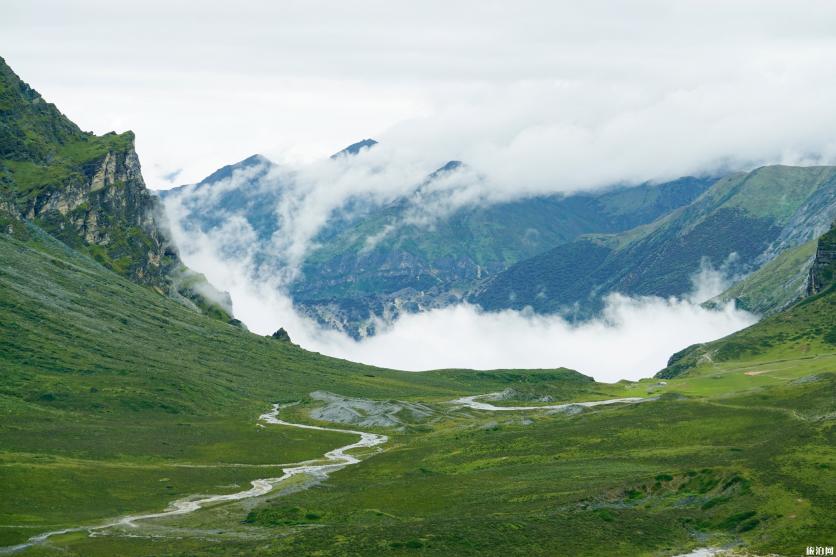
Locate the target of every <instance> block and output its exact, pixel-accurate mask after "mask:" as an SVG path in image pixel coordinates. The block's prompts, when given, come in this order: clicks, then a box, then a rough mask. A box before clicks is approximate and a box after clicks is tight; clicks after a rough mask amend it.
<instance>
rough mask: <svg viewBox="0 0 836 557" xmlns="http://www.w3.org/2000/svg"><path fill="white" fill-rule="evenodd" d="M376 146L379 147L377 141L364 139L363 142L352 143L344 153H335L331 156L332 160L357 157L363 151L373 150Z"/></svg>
mask: <svg viewBox="0 0 836 557" xmlns="http://www.w3.org/2000/svg"><path fill="white" fill-rule="evenodd" d="M375 145H377V141H375V140H374V139H362V140H360V141H358V142H357V143H352V144H351V145H349V146H348V147H346V148H345V149H343V150H342V151H340V152H338V153H334V154H333V155H331V158H332V159H337V158H340V157H345V156H351V155H357V154H358V153H360V151H362V150H363V149H371V148H372V147H374V146H375Z"/></svg>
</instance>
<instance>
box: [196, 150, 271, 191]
mask: <svg viewBox="0 0 836 557" xmlns="http://www.w3.org/2000/svg"><path fill="white" fill-rule="evenodd" d="M273 165H274V163H273V161H271V160H270V159H268V158H267V157H265V156H264V155H259V154H255V155H252V156H249V157H247V158H246V159H244V160H242V161H239V162H236V163H233V164H228V165H226V166H224V167H222V168H219V169H218V170H216V171H215V172H213V173H212V174H210V175H209V176H207V177H206V178H204V179H203V180H201V181H200V182H199V184H211V183H213V182H219V181H221V180H225V179H227V178H230V177H231V176H232V173H233V172H235V171H236V170H241V169H245V168H252V167H256V166H264V167H268V168H269V167H271V166H273Z"/></svg>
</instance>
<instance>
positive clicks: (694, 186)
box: [163, 140, 716, 337]
mask: <svg viewBox="0 0 836 557" xmlns="http://www.w3.org/2000/svg"><path fill="white" fill-rule="evenodd" d="M366 142H367V140H364V141H363V142H359V143H356V144H354V145H352V146H350V147H348V148H346V149H344V150H343V151H341V152H340V153H341V154H342V155H340V156H347V154H352V153H356V152H357V151H358V149H359V148H358V147H357V146H358V145H365V144H366ZM251 160H252V159H247V160H246V161H242V162H241V163H238V164H236V165H231V166H228V167H225V169H231V171H232V172H233V173H234V178H233V177H231V176H230V171H227V170H222V171H219V172H218V173H215V174H213V175H212V176H209V177H207V178H206V179H204V180H202V181H201V182H200V183H198V184H197V185H194V186H186V187H184V188H181V189H178V190H177V191H174V192H166V193H165V194H164V197H163V199H164V200H165V201H166V203H177V204H178V206H179V210H178V213H179V214H181V215H182V220H181V224H182V225H183V226H184V228H185V229H186V230H187V231H188V230H200V231H202V232H210V231H212V230H218V229H220V228H221V227H222V226H223V224H224V223H225V222H227V221H228V220H229V219H231V218H233V217H243V218H245V219H246V221H247V222H248V224H249V225H250V226H251V227H252V229H253V231H254V233H255V234H256V236H257V237H258V238H259V243H260V246H258V248H259V249H258V250H257V251H258V253H259V255H258V258H257V264H258V265H259V268H260V269H262V270H263V269H272V270H273V272H274V273H275V274H277V275H278V274H280V273H283V272H284V266H285V265H286V261H284V260H283V259H281V258H277V257H276V256H275V254H274V252H273V251H272V250H273V249H274V248H273V246H274V239H275V238H276V237H282V236H283V235H290V234H292V233H293V231H292V230H287V229H286V227H288V226H289V225H287V224H286V223H285V222H284V220H283V218H280V217H279V214H278V213H277V207H278V206H279V205H280V204H285V205H287V204H292V203H293V201H295V200H296V198H295V197H294V196H295V195H296V194H295V193H291V192H293V191H294V190H293V185H294V184H293V176H292V175H291V174H289V173H280V172H273V171H274V170H275V169H276V168H277V167H276V166H275V165H273V164H272V163H270V162H269V161H265V160H262V159H259V160H258V161H257V163H249V162H248V161H251ZM458 172H467V168H466V166H465V165H463V164H462V163H461V162H459V161H449V162H448V163H446V164H444V165H442V166H441V167H440V168H438V169H437V170H436V171H434V172H432V173H431V174H430V175H428V176H427V178H426V179H425V181H424V182H423V183H421V184H417V185H416V186H415V188H414V189H413V191H412V193H411V194H409V195H406V196H403V197H401V198H399V199H396V200H394V201H392V202H389V203H385V204H379V203H376V202H375V201H374V200H372V199H366V198H356V197H354V198H351V199H349V200H348V201H347V202H346V203H345V204H344V205H343V206H342V207H340V208H338V209H337V210H336V211H334V212H333V213H332V214H331V215H330V217H329V219H328V221H327V222H326V224H325V225H324V227H323V228H322V229H321V230H319V232H318V233H317V234H316V236H315V237H314V238H313V242H312V248H311V249H309V250H308V252H307V253H306V254H305V257H304V259H303V261H302V262H301V264H300V272H299V273H298V275H297V276H296V277H295V280H293V281H292V282H290V283H289V284H287V285H286V288H287V290H288V293H289V294H290V296H291V298H292V299H293V302H294V304H295V305H296V307H297V308H298V309H299V310H300V311H301V312H303V313H305V314H307V315H309V316H311V317H313V318H315V319H316V320H317V321H319V322H320V323H322V324H325V325H328V326H331V327H334V328H336V329H339V330H343V331H345V332H347V333H349V334H351V335H352V336H355V337H360V336H365V335H368V334H373V333H374V331H375V327H376V319H383V320H384V321H390V320H392V319H395V318H397V316H398V315H400V314H401V313H404V312H415V311H421V310H424V309H428V308H433V307H441V306H445V305H448V304H450V303H455V302H457V301H460V300H461V299H462V297H463V295H464V294H465V293H466V292H467V291H468V290H469V289H470V288H472V287H473V286H474V285H476V284H477V283H478V282H479V281H481V280H483V279H484V278H485V277H488V276H492V275H494V274H496V273H499V272H501V271H503V270H504V269H507V268H508V267H509V266H511V265H513V264H514V263H516V262H518V261H521V260H525V259H527V258H529V257H532V256H534V255H536V254H539V253H541V252H543V251H546V250H548V249H549V248H552V247H554V246H556V245H559V244H562V243H565V242H570V241H572V240H574V239H575V238H577V237H578V236H580V235H582V234H586V233H589V232H618V231H623V230H628V229H631V228H634V227H636V226H638V225H641V224H645V223H649V222H652V221H654V220H655V219H657V218H658V217H660V216H662V215H666V214H668V213H669V212H670V211H672V210H674V209H676V208H678V207H681V206H683V205H687V204H688V203H690V202H691V201H693V200H694V199H695V198H697V197H698V196H699V195H700V194H701V193H703V192H704V191H705V190H706V189H707V188H708V187H709V186H710V185H711V184H712V183H714V182H715V181H716V179H713V178H690V177H689V178H681V179H679V180H674V181H672V182H667V183H664V184H642V185H639V186H635V187H630V188H626V187H621V188H612V189H609V190H607V191H603V192H596V193H590V194H576V195H569V196H566V195H548V196H538V197H528V198H523V199H518V200H512V201H505V202H499V203H491V204H485V203H476V204H465V205H461V204H458V205H457V204H455V203H453V201H452V197H453V196H454V195H455V192H453V193H451V191H450V190H448V189H445V188H443V187H438V183H440V182H442V181H444V180H449V179H455V178H456V177H457V174H456V173H458ZM218 174H221V175H222V177H221V178H217V175H218ZM464 176H465V178H463V179H465V180H468V179H474V180H475V179H479V178H478V177H472V176H470V175H464Z"/></svg>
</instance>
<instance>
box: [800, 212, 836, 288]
mask: <svg viewBox="0 0 836 557" xmlns="http://www.w3.org/2000/svg"><path fill="white" fill-rule="evenodd" d="M834 281H836V222H834V223H833V226H831V228H830V232H828V233H827V234H825V235H824V236H822V237H821V238H819V243H818V246H817V247H816V257H815V259H814V260H813V265H812V266H811V267H810V274H809V275H808V277H807V295H808V296H814V295H816V294H819V293H821V292H824V291H825V290H827V289H828V288H829V287H831V286H832V285H833V283H834Z"/></svg>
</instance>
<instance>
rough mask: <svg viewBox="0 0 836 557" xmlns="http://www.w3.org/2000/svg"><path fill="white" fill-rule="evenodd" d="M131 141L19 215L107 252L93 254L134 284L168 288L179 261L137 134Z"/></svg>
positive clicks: (53, 187)
mask: <svg viewBox="0 0 836 557" xmlns="http://www.w3.org/2000/svg"><path fill="white" fill-rule="evenodd" d="M128 133H129V134H130V132H128ZM129 139H130V141H129V142H128V146H127V147H126V148H125V149H124V150H110V151H107V152H106V153H105V154H104V155H103V156H100V157H97V158H95V159H93V160H90V161H86V162H85V163H84V164H82V165H80V167H79V168H78V171H77V172H75V173H73V174H72V175H71V176H70V178H69V179H68V180H65V181H63V182H62V183H59V184H55V185H50V186H48V187H45V188H44V189H43V190H42V191H40V192H39V193H38V195H36V196H35V197H33V198H31V199H29V200H27V201H26V203H25V205H24V206H22V207H20V206H19V207H18V211H19V212H20V214H21V216H23V217H25V218H27V219H29V220H32V221H34V222H36V223H38V224H40V225H41V226H42V227H43V228H45V229H47V230H48V231H49V232H52V233H54V234H56V235H57V236H59V237H60V238H61V239H62V240H64V241H65V242H67V243H69V244H76V243H77V240H81V241H83V242H84V243H85V244H88V245H90V246H98V247H100V248H102V249H101V250H95V249H94V250H93V254H94V255H95V256H96V257H97V258H98V259H100V261H101V262H103V263H106V264H109V266H112V267H115V268H116V270H118V271H121V272H122V273H123V274H126V275H128V276H129V277H130V278H131V279H133V280H135V281H137V282H140V283H143V284H150V285H154V286H160V287H163V286H167V284H168V283H169V282H170V280H171V277H170V274H171V272H172V271H173V270H174V269H175V268H176V267H177V266H178V265H179V258H178V256H177V253H176V251H175V250H174V249H173V247H172V245H171V243H170V242H169V240H168V238H167V237H166V235H165V233H164V222H161V219H162V218H163V217H162V212H161V211H158V208H157V201H156V198H155V197H154V196H152V195H151V193H150V192H149V191H148V190H147V189H146V187H145V181H144V180H143V178H142V171H141V168H140V164H139V158H138V157H137V154H136V151H135V150H134V147H133V134H130V135H129ZM73 236H75V238H74V237H73Z"/></svg>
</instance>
